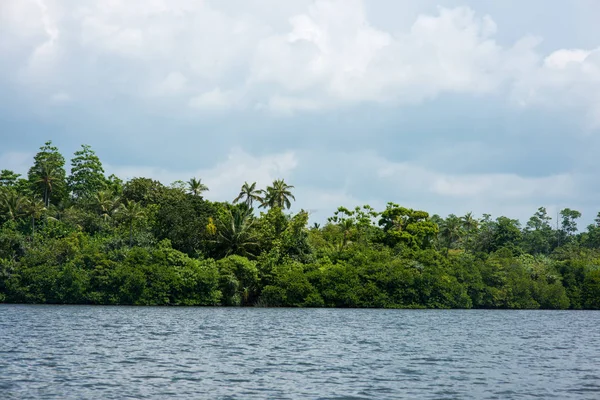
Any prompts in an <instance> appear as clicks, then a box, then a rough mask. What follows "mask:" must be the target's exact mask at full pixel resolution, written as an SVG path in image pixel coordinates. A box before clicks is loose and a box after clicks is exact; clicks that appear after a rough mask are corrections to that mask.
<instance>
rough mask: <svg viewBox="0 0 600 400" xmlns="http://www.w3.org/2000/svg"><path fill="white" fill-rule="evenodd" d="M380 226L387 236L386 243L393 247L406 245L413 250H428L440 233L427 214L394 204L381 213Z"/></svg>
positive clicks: (388, 205) (385, 236)
mask: <svg viewBox="0 0 600 400" xmlns="http://www.w3.org/2000/svg"><path fill="white" fill-rule="evenodd" d="M379 226H381V227H382V228H383V232H384V234H385V235H384V242H385V243H386V244H387V245H388V246H391V247H393V246H396V245H397V244H404V245H406V246H408V247H412V248H427V247H430V246H431V244H432V241H433V239H434V238H435V236H436V235H437V233H438V232H439V228H438V226H437V225H436V224H435V223H434V222H432V221H431V220H429V214H428V213H427V212H425V211H418V210H413V209H409V208H405V207H400V206H399V205H397V204H394V203H388V204H387V207H386V209H385V211H383V212H382V213H381V219H380V220H379Z"/></svg>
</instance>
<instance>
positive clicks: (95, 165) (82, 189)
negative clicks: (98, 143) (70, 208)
mask: <svg viewBox="0 0 600 400" xmlns="http://www.w3.org/2000/svg"><path fill="white" fill-rule="evenodd" d="M67 185H68V188H69V190H70V192H71V194H72V196H73V197H74V198H76V199H90V198H92V197H93V196H94V195H95V194H96V193H98V192H99V191H101V190H103V189H105V188H106V187H107V182H106V177H105V176H104V168H103V167H102V162H101V161H100V159H99V158H98V156H97V155H96V153H95V152H94V151H93V150H92V148H91V147H90V146H89V145H87V144H84V145H81V150H78V151H76V152H75V156H74V157H73V159H72V160H71V174H70V175H69V177H68V178H67Z"/></svg>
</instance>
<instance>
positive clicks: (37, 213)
mask: <svg viewBox="0 0 600 400" xmlns="http://www.w3.org/2000/svg"><path fill="white" fill-rule="evenodd" d="M24 209H25V213H26V214H27V215H28V216H30V217H31V243H33V241H34V238H35V220H36V219H39V218H41V217H42V214H43V213H44V212H45V211H46V207H45V206H44V203H43V202H42V201H41V200H38V199H31V200H28V201H26V202H25V207H24Z"/></svg>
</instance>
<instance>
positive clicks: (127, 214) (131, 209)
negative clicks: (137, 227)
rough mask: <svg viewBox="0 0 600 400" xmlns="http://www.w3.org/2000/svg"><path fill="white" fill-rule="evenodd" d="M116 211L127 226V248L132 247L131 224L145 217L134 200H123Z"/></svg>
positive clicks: (142, 210)
mask: <svg viewBox="0 0 600 400" xmlns="http://www.w3.org/2000/svg"><path fill="white" fill-rule="evenodd" d="M118 211H119V214H120V215H121V218H123V220H124V221H125V223H126V224H127V225H129V247H131V246H132V245H133V224H134V223H135V221H136V220H138V219H139V218H142V217H143V216H144V215H145V213H144V209H143V208H142V206H140V204H139V203H138V202H136V201H134V200H125V202H123V203H122V204H121V206H120V207H119V210H118Z"/></svg>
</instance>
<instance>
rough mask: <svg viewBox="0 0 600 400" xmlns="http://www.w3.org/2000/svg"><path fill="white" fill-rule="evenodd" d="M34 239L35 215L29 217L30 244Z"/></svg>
mask: <svg viewBox="0 0 600 400" xmlns="http://www.w3.org/2000/svg"><path fill="white" fill-rule="evenodd" d="M34 240H35V217H34V216H32V217H31V244H33V242H34Z"/></svg>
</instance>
